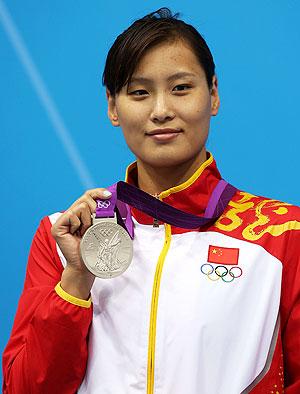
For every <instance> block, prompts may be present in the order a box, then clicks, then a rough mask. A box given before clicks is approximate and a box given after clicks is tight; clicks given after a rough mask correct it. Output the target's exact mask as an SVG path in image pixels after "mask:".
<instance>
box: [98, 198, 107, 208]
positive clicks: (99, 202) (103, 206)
mask: <svg viewBox="0 0 300 394" xmlns="http://www.w3.org/2000/svg"><path fill="white" fill-rule="evenodd" d="M109 206H110V201H108V200H105V201H102V200H98V201H97V208H108V207H109Z"/></svg>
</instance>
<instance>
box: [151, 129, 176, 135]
mask: <svg viewBox="0 0 300 394" xmlns="http://www.w3.org/2000/svg"><path fill="white" fill-rule="evenodd" d="M181 132H182V130H181V129H171V128H164V129H154V130H151V131H148V132H146V134H147V135H161V134H174V133H176V134H178V133H181Z"/></svg>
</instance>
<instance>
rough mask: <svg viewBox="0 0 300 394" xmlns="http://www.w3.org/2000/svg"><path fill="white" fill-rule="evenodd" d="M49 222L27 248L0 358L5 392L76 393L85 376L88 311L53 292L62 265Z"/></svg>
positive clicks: (9, 393) (89, 311)
mask: <svg viewBox="0 0 300 394" xmlns="http://www.w3.org/2000/svg"><path fill="white" fill-rule="evenodd" d="M50 228H51V224H50V221H49V219H48V218H45V219H43V220H42V221H41V224H40V226H39V228H38V230H37V232H36V234H35V236H34V238H33V242H32V246H31V249H30V254H29V259H28V266H27V272H26V278H25V284H24V289H23V292H22V295H21V298H20V301H19V304H18V309H17V313H16V317H15V321H14V325H13V329H12V333H11V337H10V339H9V342H8V344H7V346H6V348H5V350H4V353H3V393H4V394H23V393H24V394H25V393H26V394H27V393H32V394H35V393H43V394H48V393H49V394H50V393H51V394H53V393H57V392H60V393H64V394H68V393H75V392H76V390H77V389H78V387H79V386H80V384H81V382H82V379H83V377H84V375H85V369H86V362H87V338H88V331H89V326H90V323H91V320H92V307H90V308H84V307H80V306H77V305H74V304H71V303H69V302H67V301H65V300H64V299H62V298H61V297H60V296H59V295H58V294H57V293H56V291H55V290H54V288H55V286H56V284H57V283H58V282H59V281H60V278H61V274H62V271H63V266H62V264H61V261H60V259H59V257H58V254H57V252H56V247H55V241H54V239H53V238H52V236H51V233H50Z"/></svg>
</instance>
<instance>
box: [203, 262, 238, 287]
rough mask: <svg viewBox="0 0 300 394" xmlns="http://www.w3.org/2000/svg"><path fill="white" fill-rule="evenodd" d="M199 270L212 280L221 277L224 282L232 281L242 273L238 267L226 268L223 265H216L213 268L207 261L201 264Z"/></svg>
mask: <svg viewBox="0 0 300 394" xmlns="http://www.w3.org/2000/svg"><path fill="white" fill-rule="evenodd" d="M201 272H202V274H204V275H206V276H207V277H208V279H209V280H212V281H213V282H215V281H217V280H219V279H222V281H223V282H226V283H230V282H232V281H233V280H234V279H237V278H239V277H240V276H242V274H243V271H242V269H241V268H240V267H231V268H230V269H228V268H227V267H225V266H224V265H218V266H217V267H215V268H214V267H213V266H212V265H211V264H209V263H205V264H202V265H201Z"/></svg>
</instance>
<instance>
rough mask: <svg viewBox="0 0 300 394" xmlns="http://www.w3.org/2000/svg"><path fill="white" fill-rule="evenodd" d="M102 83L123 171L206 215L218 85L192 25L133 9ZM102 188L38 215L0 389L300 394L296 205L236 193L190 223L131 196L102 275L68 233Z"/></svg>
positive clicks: (79, 231) (87, 220) (216, 180)
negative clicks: (124, 233) (134, 204)
mask: <svg viewBox="0 0 300 394" xmlns="http://www.w3.org/2000/svg"><path fill="white" fill-rule="evenodd" d="M103 83H104V85H105V86H106V92H107V100H108V116H109V118H110V120H111V123H112V124H113V126H116V127H119V126H120V127H121V128H122V131H123V134H124V137H125V140H126V142H127V144H128V146H129V148H130V149H131V151H132V152H133V153H134V154H135V156H136V162H135V163H133V164H132V165H130V166H129V167H128V169H127V174H126V182H127V183H129V184H132V185H135V186H137V187H138V188H139V189H141V190H143V191H144V192H146V193H148V194H151V195H153V196H156V197H158V198H159V199H160V200H161V201H164V202H166V203H167V204H169V205H171V206H173V207H175V208H177V209H179V210H181V211H185V212H188V213H190V214H193V215H198V216H205V214H206V213H207V212H208V208H207V207H208V206H209V204H210V202H211V199H212V196H213V195H214V194H215V190H216V189H217V187H218V185H219V184H220V181H221V175H220V173H219V172H218V170H217V167H216V163H215V161H214V159H213V156H212V155H211V154H210V153H208V152H206V149H205V143H206V139H207V136H208V132H209V125H210V119H211V116H215V115H217V113H218V109H219V105H220V99H219V94H218V83H217V78H216V75H215V66H214V62H213V58H212V55H211V53H210V50H209V48H208V47H207V45H206V43H205V41H204V39H203V38H202V36H201V35H200V34H199V33H198V32H197V31H196V30H195V29H194V28H193V27H192V26H190V25H188V24H185V23H184V22H183V21H181V20H178V19H177V15H175V16H172V14H171V13H170V10H168V9H166V8H163V9H160V10H158V11H157V12H153V13H151V14H149V15H146V16H145V17H144V18H142V19H140V20H137V21H135V22H134V23H133V24H132V25H131V26H130V27H129V28H128V29H127V30H126V31H124V32H123V33H122V34H121V35H120V36H118V38H117V39H116V41H115V43H114V44H113V46H112V48H111V49H110V51H109V53H108V57H107V61H106V65H105V70H104V74H103ZM110 197H111V193H110V192H109V191H108V190H107V189H101V188H99V189H94V190H88V191H87V192H86V193H85V194H84V195H83V196H81V197H80V198H79V199H78V200H76V201H75V202H74V204H72V205H71V207H70V208H69V209H68V210H67V211H66V212H64V213H62V214H61V213H57V214H54V215H51V216H49V217H47V218H44V219H43V220H42V222H41V224H40V227H39V228H38V230H37V233H36V235H35V237H34V240H33V244H32V248H31V252H30V256H29V261H28V268H27V275H26V281H25V287H24V291H23V294H22V296H21V299H20V303H19V307H18V312H17V316H16V319H15V324H14V327H13V331H12V335H11V338H10V340H9V343H8V345H7V347H6V350H5V353H4V358H3V361H4V393H29V392H30V393H74V392H76V391H77V390H78V392H79V393H114V394H116V393H117V394H118V393H147V394H150V393H151V394H152V393H154V392H157V393H163V394H166V393H172V394H183V393H188V394H194V393H201V394H215V393H222V394H224V393H228V394H238V393H250V392H251V393H282V392H283V390H285V392H286V393H287V394H296V393H299V392H300V354H299V349H300V335H299V333H300V304H299V299H300V285H299V283H300V260H299V255H300V253H299V242H300V232H299V230H300V211H299V208H297V207H295V206H291V205H289V204H285V203H282V202H279V201H275V200H271V199H267V198H264V197H258V196H254V195H252V194H249V193H245V192H242V191H236V192H235V194H234V196H233V197H232V198H231V201H230V202H229V203H228V205H227V206H224V204H223V206H222V210H223V214H222V215H221V216H220V217H219V218H218V219H217V220H215V221H214V222H211V223H209V225H206V226H202V227H200V228H198V229H197V230H195V229H189V228H181V227H179V226H178V227H177V226H175V225H170V224H168V223H162V221H157V220H153V217H151V216H149V215H148V214H146V213H144V212H143V211H142V210H138V209H136V208H132V209H131V214H132V220H133V222H134V239H133V251H134V255H133V261H132V263H131V265H130V267H129V268H128V269H127V270H126V271H125V272H124V273H123V274H122V275H120V276H118V277H115V278H113V279H109V280H107V279H100V278H95V276H94V275H93V274H92V273H91V272H90V271H89V270H88V269H87V268H86V266H85V264H84V263H83V261H82V258H81V255H80V241H81V239H82V237H83V235H84V234H85V233H86V231H87V229H88V228H90V226H91V224H92V219H91V214H93V213H94V212H95V210H96V201H95V200H97V199H98V198H100V199H102V200H105V199H110ZM220 204H221V205H222V202H221V203H220ZM220 204H219V205H220ZM225 205H226V204H225ZM219 214H220V212H219ZM51 226H52V228H51ZM91 299H92V302H93V304H92V303H91Z"/></svg>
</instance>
